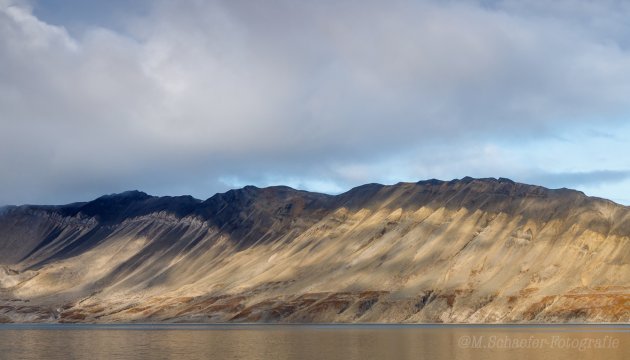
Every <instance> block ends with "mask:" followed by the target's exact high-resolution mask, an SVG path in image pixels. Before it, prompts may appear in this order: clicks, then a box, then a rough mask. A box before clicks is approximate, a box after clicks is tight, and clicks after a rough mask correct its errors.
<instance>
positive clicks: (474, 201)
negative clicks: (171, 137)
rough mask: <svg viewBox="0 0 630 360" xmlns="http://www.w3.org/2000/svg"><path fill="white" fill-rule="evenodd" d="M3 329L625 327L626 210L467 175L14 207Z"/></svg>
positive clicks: (3, 215) (5, 262) (5, 224)
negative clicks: (20, 325)
mask: <svg viewBox="0 0 630 360" xmlns="http://www.w3.org/2000/svg"><path fill="white" fill-rule="evenodd" d="M0 322H103V323H109V322H125V323H126V322H214V323H216V322H247V323H251V322H273V323H275V322H280V323H313V322H318V323H322V322H334V323H336V322H339V323H566V322H630V208H628V207H625V206H622V205H619V204H616V203H613V202H612V201H609V200H605V199H599V198H593V197H588V196H586V195H584V194H583V193H581V192H578V191H575V190H569V189H547V188H544V187H540V186H533V185H526V184H521V183H516V182H513V181H511V180H509V179H503V178H499V179H494V178H487V179H473V178H470V177H466V178H463V179H457V180H452V181H440V180H427V181H420V182H417V183H398V184H395V185H380V184H367V185H363V186H359V187H356V188H354V189H352V190H350V191H348V192H346V193H343V194H340V195H326V194H320V193H313V192H306V191H300V190H295V189H292V188H289V187H284V186H275V187H267V188H257V187H254V186H246V187H244V188H242V189H236V190H230V191H228V192H225V193H220V194H216V195H214V196H212V197H210V198H209V199H207V200H205V201H202V200H198V199H195V198H193V197H191V196H177V197H156V196H150V195H147V194H146V193H143V192H139V191H129V192H125V193H121V194H113V195H106V196H102V197H100V198H98V199H95V200H93V201H90V202H79V203H73V204H68V205H61V206H35V205H24V206H9V207H4V208H2V209H0Z"/></svg>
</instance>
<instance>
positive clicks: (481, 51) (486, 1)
mask: <svg viewBox="0 0 630 360" xmlns="http://www.w3.org/2000/svg"><path fill="white" fill-rule="evenodd" d="M628 18H630V2H627V1H616V0H598V1H587V0H557V1H544V0H504V1H500V0H496V1H493V0H460V1H457V0H440V1H437V0H435V1H434V0H391V1H373V0H362V1H358V0H322V1H306V0H270V1H265V2H261V1H255V0H251V1H244V0H225V1H220V0H206V1H201V0H154V1H148V0H138V1H133V2H131V1H123V0H110V1H89V2H87V1H82V0H0V205H2V204H25V203H31V204H33V203H37V204H60V203H68V202H73V201H84V200H90V199H92V198H95V197H98V196H100V195H102V194H110V193H117V192H122V191H125V190H131V189H138V190H142V191H145V192H147V193H150V194H153V195H183V194H191V195H193V196H195V197H197V198H201V199H205V198H208V197H210V196H212V195H213V194H214V193H216V192H223V191H226V190H228V189H231V188H238V187H242V186H244V185H249V184H252V185H256V186H261V187H262V186H270V185H288V186H292V187H295V188H299V189H305V190H310V191H319V192H325V193H332V194H334V193H340V192H343V191H346V190H348V189H350V188H352V187H353V186H357V185H360V184H364V183H372V182H378V183H384V184H393V183H397V182H400V181H405V182H408V181H419V180H423V179H431V178H437V179H443V180H450V179H454V178H462V177H464V176H473V177H497V178H498V177H507V178H511V179H513V180H515V181H520V182H525V183H530V184H536V185H543V186H547V187H551V188H560V187H568V188H574V189H578V190H581V191H584V192H585V193H586V194H588V195H592V196H598V197H604V198H609V199H611V200H613V201H616V202H619V203H622V204H626V205H629V204H630V193H629V192H628V190H629V189H630V157H629V156H628V154H630V141H628V140H629V139H630V95H629V94H630V22H628V21H627V19H628Z"/></svg>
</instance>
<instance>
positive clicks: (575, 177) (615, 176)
mask: <svg viewBox="0 0 630 360" xmlns="http://www.w3.org/2000/svg"><path fill="white" fill-rule="evenodd" d="M629 178H630V171H628V170H595V171H584V172H564V173H540V174H535V175H531V176H529V177H526V179H525V181H530V182H534V183H537V184H545V185H547V186H550V187H580V186H592V185H603V184H607V183H618V182H621V181H624V180H627V179H629Z"/></svg>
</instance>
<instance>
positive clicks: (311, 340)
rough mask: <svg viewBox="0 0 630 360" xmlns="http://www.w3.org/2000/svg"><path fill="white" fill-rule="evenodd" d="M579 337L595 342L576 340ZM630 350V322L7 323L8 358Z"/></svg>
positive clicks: (1, 336)
mask: <svg viewBox="0 0 630 360" xmlns="http://www.w3.org/2000/svg"><path fill="white" fill-rule="evenodd" d="M615 339H616V341H617V346H612V345H614V344H613V343H611V342H610V341H611V340H615ZM554 340H555V343H552V342H553V341H554ZM604 340H609V343H607V345H608V347H604V348H595V347H594V345H595V344H599V345H600V347H602V346H603V345H606V343H605V342H604ZM562 341H564V342H562ZM580 341H582V344H585V343H589V344H590V346H591V347H590V348H582V349H579V348H576V347H575V346H573V347H572V344H573V345H576V344H579V343H580ZM597 341H599V343H597ZM562 344H564V346H560V345H562ZM534 345H536V346H534ZM629 357H630V326H616V327H613V326H568V327H547V326H543V327H487V326H486V327H465V326H462V327H451V326H428V327H406V326H230V325H219V326H194V325H172V326H168V325H166V326H164V325H158V326H154V325H143V326H16V325H3V326H0V358H2V359H5V358H6V359H180V360H186V359H305V360H309V359H343V360H353V359H357V360H369V359H415V360H422V359H427V360H428V359H431V360H435V359H449V360H450V359H471V360H473V359H504V358H510V359H515V360H518V359H554V360H555V359H559V360H563V359H566V360H569V359H570V360H579V359H610V360H616V359H619V360H621V359H627V358H629Z"/></svg>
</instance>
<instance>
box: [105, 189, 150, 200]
mask: <svg viewBox="0 0 630 360" xmlns="http://www.w3.org/2000/svg"><path fill="white" fill-rule="evenodd" d="M153 197H154V196H151V195H149V194H147V193H145V192H143V191H139V190H128V191H123V192H121V193H114V194H108V195H103V196H101V197H99V198H97V199H96V200H94V201H98V200H145V199H150V198H153Z"/></svg>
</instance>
